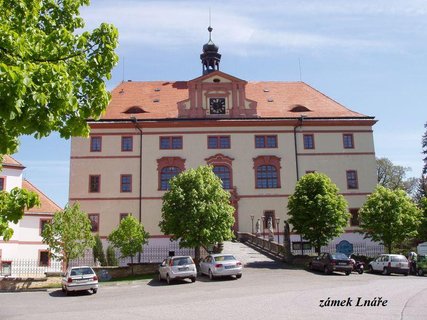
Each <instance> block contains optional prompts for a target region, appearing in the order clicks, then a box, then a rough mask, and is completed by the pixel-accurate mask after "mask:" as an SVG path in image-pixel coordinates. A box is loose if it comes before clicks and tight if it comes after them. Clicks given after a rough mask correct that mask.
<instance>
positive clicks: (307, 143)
mask: <svg viewBox="0 0 427 320" xmlns="http://www.w3.org/2000/svg"><path fill="white" fill-rule="evenodd" d="M303 140H304V149H314V135H313V134H304V135H303Z"/></svg>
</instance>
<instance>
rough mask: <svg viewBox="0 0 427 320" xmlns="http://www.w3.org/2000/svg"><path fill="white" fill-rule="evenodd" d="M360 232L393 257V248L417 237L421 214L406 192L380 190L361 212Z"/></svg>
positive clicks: (369, 199) (371, 197)
mask: <svg viewBox="0 0 427 320" xmlns="http://www.w3.org/2000/svg"><path fill="white" fill-rule="evenodd" d="M359 218H360V228H361V229H362V231H363V232H364V233H365V238H372V240H374V241H378V242H380V243H382V244H384V246H385V247H386V248H387V250H388V252H389V253H391V251H392V248H393V246H395V245H396V244H398V243H401V242H403V241H404V240H407V239H409V238H412V237H415V236H416V235H417V228H418V226H419V224H420V219H421V212H420V210H419V209H418V208H417V206H416V205H415V204H414V202H413V201H412V200H411V198H409V196H408V195H407V194H406V193H405V192H404V191H403V190H390V189H387V188H385V187H383V186H378V187H377V188H376V189H375V191H374V192H373V193H372V194H371V195H369V197H368V199H367V201H366V202H365V204H364V205H363V207H362V208H361V209H360V211H359Z"/></svg>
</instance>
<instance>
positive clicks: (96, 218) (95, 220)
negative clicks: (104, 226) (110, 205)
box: [88, 213, 99, 232]
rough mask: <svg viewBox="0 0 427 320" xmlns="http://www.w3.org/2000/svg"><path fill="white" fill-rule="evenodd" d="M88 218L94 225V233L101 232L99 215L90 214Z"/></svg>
mask: <svg viewBox="0 0 427 320" xmlns="http://www.w3.org/2000/svg"><path fill="white" fill-rule="evenodd" d="M88 217H89V220H90V223H91V225H92V232H98V231H99V214H98V213H90V214H88Z"/></svg>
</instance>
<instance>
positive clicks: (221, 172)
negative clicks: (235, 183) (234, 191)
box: [213, 166, 231, 189]
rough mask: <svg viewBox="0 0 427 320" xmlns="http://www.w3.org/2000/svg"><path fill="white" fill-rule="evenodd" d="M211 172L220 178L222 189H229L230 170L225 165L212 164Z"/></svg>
mask: <svg viewBox="0 0 427 320" xmlns="http://www.w3.org/2000/svg"><path fill="white" fill-rule="evenodd" d="M213 172H214V173H215V174H216V175H217V177H219V178H220V179H221V180H222V187H223V188H224V189H231V172H230V168H229V167H227V166H214V167H213Z"/></svg>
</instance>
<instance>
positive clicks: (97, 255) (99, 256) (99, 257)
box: [92, 234, 107, 266]
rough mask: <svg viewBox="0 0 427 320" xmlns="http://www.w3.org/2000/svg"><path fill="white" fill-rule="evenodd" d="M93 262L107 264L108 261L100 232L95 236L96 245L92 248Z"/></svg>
mask: <svg viewBox="0 0 427 320" xmlns="http://www.w3.org/2000/svg"><path fill="white" fill-rule="evenodd" d="M92 254H93V262H95V263H96V261H99V263H100V264H101V266H106V265H107V261H106V260H105V254H104V247H103V246H102V241H101V237H100V236H99V234H97V235H96V236H95V245H94V246H93V248H92Z"/></svg>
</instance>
